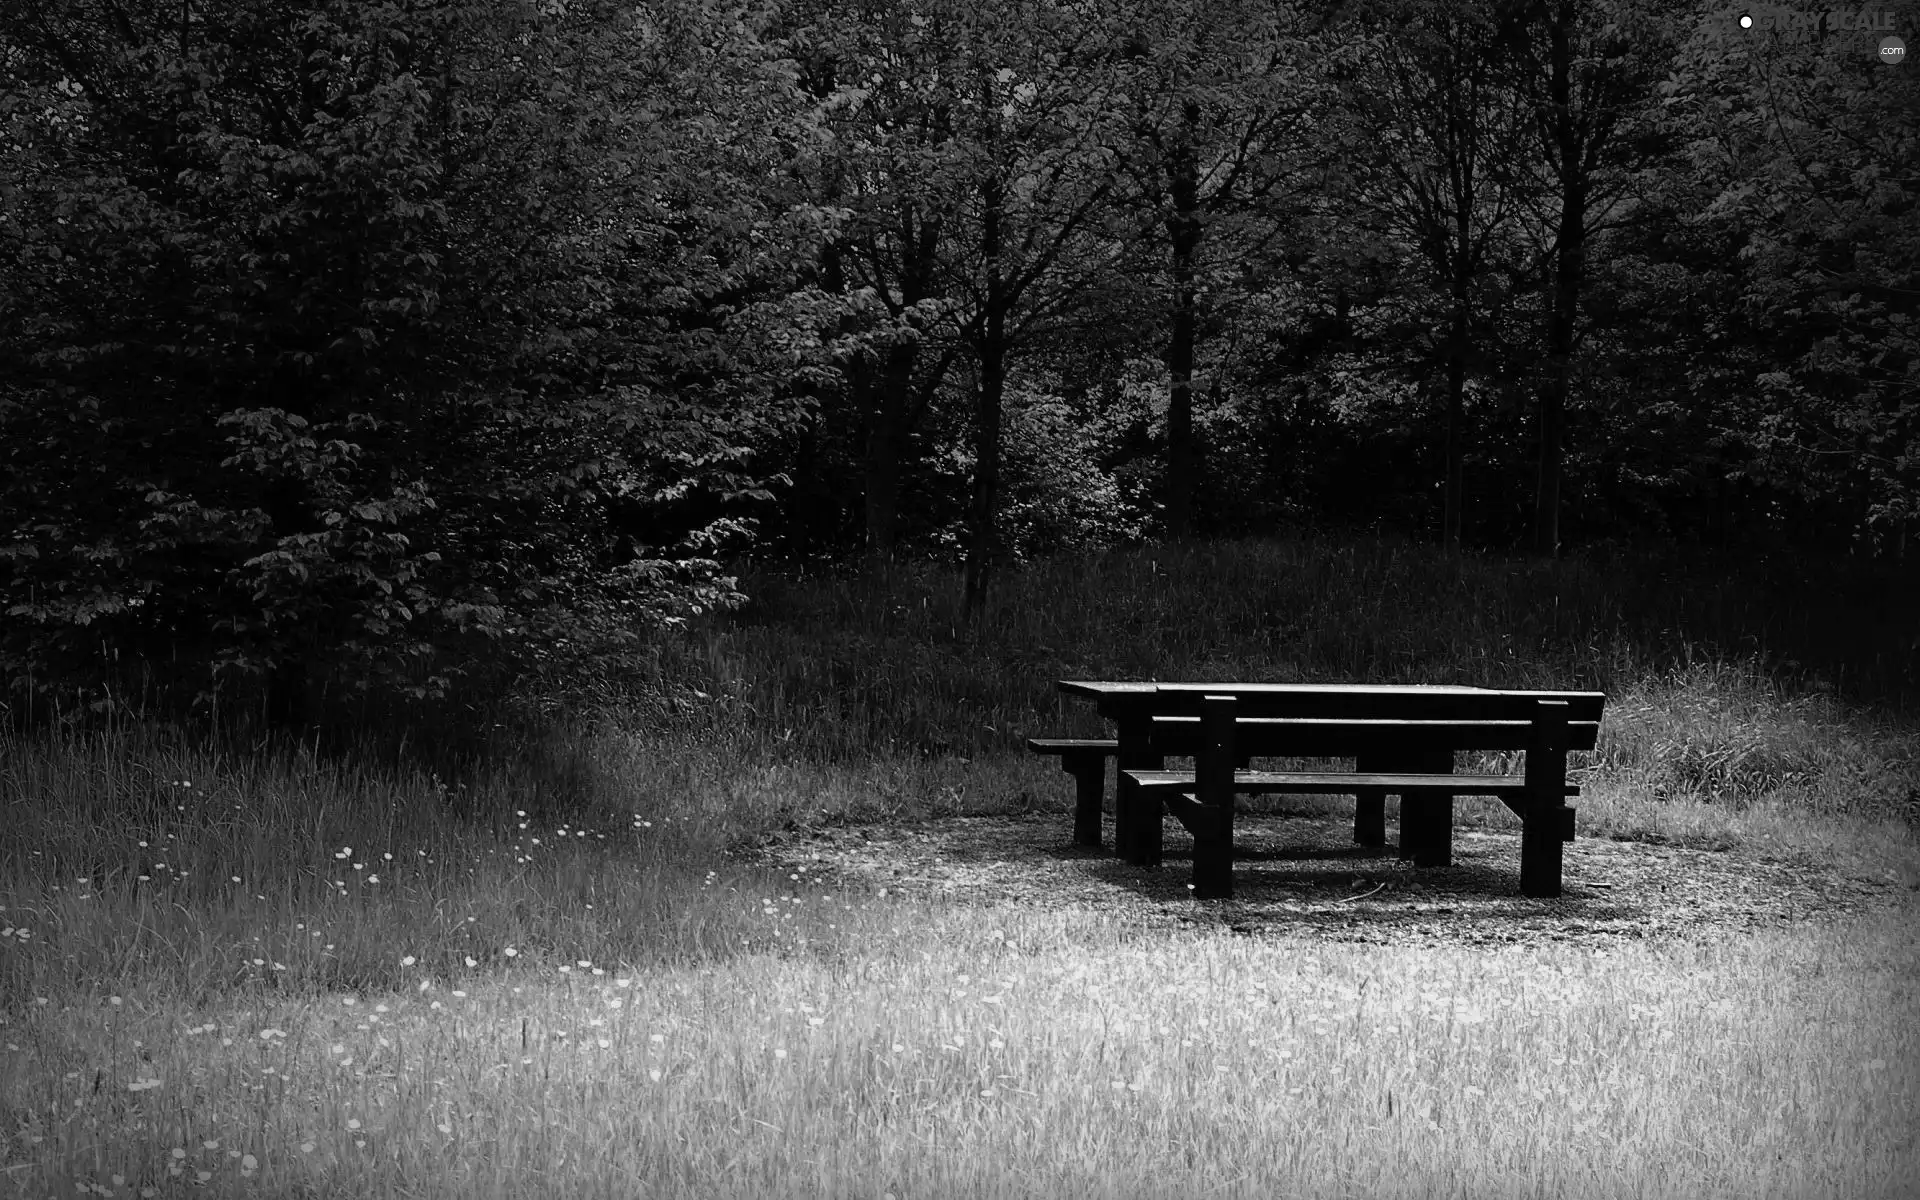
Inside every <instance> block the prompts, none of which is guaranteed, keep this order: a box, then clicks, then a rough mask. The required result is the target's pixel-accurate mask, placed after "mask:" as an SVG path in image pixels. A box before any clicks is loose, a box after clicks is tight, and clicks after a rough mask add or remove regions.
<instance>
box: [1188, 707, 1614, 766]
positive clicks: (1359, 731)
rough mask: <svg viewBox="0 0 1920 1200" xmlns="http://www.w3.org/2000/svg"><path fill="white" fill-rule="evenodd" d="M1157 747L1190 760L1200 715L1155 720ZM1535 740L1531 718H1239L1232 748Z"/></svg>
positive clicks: (1291, 754)
mask: <svg viewBox="0 0 1920 1200" xmlns="http://www.w3.org/2000/svg"><path fill="white" fill-rule="evenodd" d="M1152 729H1153V741H1154V745H1155V746H1156V747H1157V748H1158V749H1159V750H1160V752H1161V753H1162V754H1171V755H1180V756H1187V755H1191V754H1192V753H1193V747H1194V746H1196V745H1198V744H1199V737H1200V718H1199V717H1197V716H1155V717H1154V718H1153V725H1152ZM1567 730H1568V735H1567V748H1568V749H1569V750H1591V749H1593V748H1594V746H1595V745H1596V744H1597V742H1598V740H1599V736H1600V723H1599V722H1598V721H1576V722H1572V723H1570V724H1569V725H1568V727H1567ZM1532 737H1533V722H1532V721H1531V720H1499V721H1491V720H1489V721H1473V720H1394V719H1385V718H1355V719H1327V718H1318V717H1240V718H1238V719H1236V720H1235V722H1234V730H1233V739H1234V746H1235V747H1236V749H1238V750H1239V752H1240V753H1241V754H1243V755H1249V756H1255V757H1261V758H1352V757H1355V756H1356V755H1360V754H1365V753H1369V752H1372V751H1376V750H1387V751H1396V752H1397V751H1402V750H1405V751H1411V752H1422V751H1428V750H1447V751H1455V750H1490V751H1508V752H1512V751H1519V750H1525V749H1526V748H1527V747H1528V745H1529V744H1530V743H1531V740H1532Z"/></svg>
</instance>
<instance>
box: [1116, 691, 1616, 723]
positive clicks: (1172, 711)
mask: <svg viewBox="0 0 1920 1200" xmlns="http://www.w3.org/2000/svg"><path fill="white" fill-rule="evenodd" d="M1227 692H1228V693H1229V694H1232V695H1233V696H1234V715H1235V717H1238V718H1244V717H1294V718H1304V717H1320V718H1329V719H1336V720H1360V719H1382V720H1409V721H1413V720H1422V719H1436V720H1474V721H1480V720H1488V721H1501V720H1527V719H1529V718H1531V717H1532V715H1533V706H1534V705H1535V704H1536V703H1537V702H1538V701H1541V700H1561V701H1565V702H1566V705H1567V719H1568V720H1570V721H1598V720H1599V719H1600V718H1601V715H1602V713H1603V712H1604V711H1605V708H1606V702H1607V697H1606V693H1604V692H1517V691H1516V692H1501V691H1492V690H1479V689H1461V690H1458V691H1455V690H1451V689H1441V688H1435V689H1434V690H1433V691H1430V692H1410V691H1383V692H1371V691H1367V690H1364V689H1358V688H1331V689H1325V690H1316V689H1313V688H1300V689H1297V690H1288V691H1259V690H1254V689H1246V688H1230V689H1227ZM1209 694H1214V695H1218V694H1221V689H1218V688H1212V689H1210V688H1209V687H1208V686H1207V685H1205V684H1181V683H1162V684H1158V685H1156V686H1155V694H1154V697H1153V699H1152V701H1151V703H1152V705H1153V711H1154V713H1155V714H1156V715H1178V716H1198V715H1199V714H1200V704H1201V701H1202V700H1203V699H1204V698H1205V697H1206V696H1207V695H1209ZM1121 702H1122V703H1126V702H1127V701H1124V700H1122V701H1121Z"/></svg>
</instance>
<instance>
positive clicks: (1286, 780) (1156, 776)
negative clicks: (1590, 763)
mask: <svg viewBox="0 0 1920 1200" xmlns="http://www.w3.org/2000/svg"><path fill="white" fill-rule="evenodd" d="M1121 774H1122V775H1123V776H1125V777H1127V778H1129V779H1131V780H1133V781H1134V783H1135V784H1136V785H1137V786H1138V787H1139V788H1140V790H1141V791H1143V792H1146V793H1148V794H1164V793H1167V792H1190V791H1193V790H1194V787H1195V786H1196V785H1195V781H1194V773H1193V772H1192V771H1162V770H1124V771H1122V772H1121ZM1232 783H1233V790H1234V792H1236V793H1243V794H1251V795H1263V794H1268V793H1279V792H1295V793H1301V794H1311V795H1323V796H1350V795H1353V794H1354V793H1355V790H1356V789H1359V788H1378V789H1380V790H1382V791H1387V792H1392V793H1394V794H1395V795H1405V794H1406V792H1407V790H1408V789H1419V788H1435V787H1438V788H1439V789H1440V790H1442V791H1446V792H1448V793H1450V794H1452V795H1455V796H1501V795H1515V796H1519V795H1530V794H1531V793H1530V792H1528V788H1527V780H1526V777H1525V776H1523V775H1451V776H1436V775H1429V774H1415V773H1412V772H1391V773H1383V772H1376V773H1372V774H1364V775H1363V774H1360V773H1359V772H1356V771H1236V772H1234V774H1233V780H1232ZM1561 786H1562V787H1563V788H1564V789H1565V793H1566V794H1567V795H1569V796H1577V795H1579V794H1580V788H1579V785H1577V784H1569V783H1564V782H1563V783H1562V785H1561Z"/></svg>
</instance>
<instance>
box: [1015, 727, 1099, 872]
mask: <svg viewBox="0 0 1920 1200" xmlns="http://www.w3.org/2000/svg"><path fill="white" fill-rule="evenodd" d="M1027 749H1029V750H1031V751H1033V752H1034V753H1035V754H1053V755H1058V756H1059V758H1060V769H1061V770H1063V771H1065V772H1066V773H1067V774H1069V775H1071V776H1073V840H1074V841H1076V842H1079V843H1080V844H1081V845H1084V846H1098V845H1099V844H1100V797H1101V795H1102V794H1103V793H1104V792H1105V791H1106V786H1107V759H1108V758H1109V757H1111V756H1112V755H1115V754H1118V753H1119V752H1120V741H1119V739H1118V738H1028V739H1027Z"/></svg>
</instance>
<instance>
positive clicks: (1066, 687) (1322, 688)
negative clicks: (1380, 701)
mask: <svg viewBox="0 0 1920 1200" xmlns="http://www.w3.org/2000/svg"><path fill="white" fill-rule="evenodd" d="M1058 687H1059V689H1060V690H1061V691H1063V692H1066V693H1068V694H1069V695H1075V696H1126V695H1143V694H1148V693H1159V692H1217V693H1219V694H1221V695H1230V696H1255V695H1263V694H1268V693H1286V692H1298V693H1302V694H1311V693H1314V692H1326V693H1332V694H1339V695H1354V694H1369V693H1372V694H1380V695H1393V694H1395V693H1401V692H1428V693H1441V694H1445V693H1458V694H1460V695H1467V696H1477V695H1484V694H1486V693H1487V692H1488V691H1491V690H1492V689H1490V688H1483V687H1471V686H1468V685H1465V684H1454V683H1161V682H1158V681H1156V680H1091V679H1062V680H1060V681H1059V684H1058Z"/></svg>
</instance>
